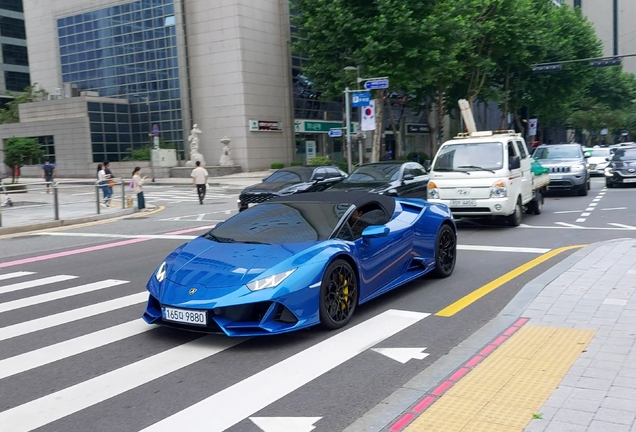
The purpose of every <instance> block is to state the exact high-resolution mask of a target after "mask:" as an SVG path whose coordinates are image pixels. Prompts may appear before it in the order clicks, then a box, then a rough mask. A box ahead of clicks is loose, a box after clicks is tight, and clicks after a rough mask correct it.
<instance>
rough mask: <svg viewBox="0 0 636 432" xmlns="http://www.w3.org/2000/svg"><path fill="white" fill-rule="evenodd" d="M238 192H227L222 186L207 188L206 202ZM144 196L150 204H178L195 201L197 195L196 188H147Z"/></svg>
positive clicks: (232, 196) (196, 201)
mask: <svg viewBox="0 0 636 432" xmlns="http://www.w3.org/2000/svg"><path fill="white" fill-rule="evenodd" d="M237 196H238V194H236V193H232V192H228V191H227V190H225V189H223V188H208V189H207V191H206V194H205V200H206V202H215V201H223V200H228V199H232V198H236V197H237ZM144 198H145V199H146V201H147V202H148V203H152V204H159V205H161V204H179V203H188V202H192V203H197V204H198V202H199V197H198V196H197V192H196V189H192V188H188V189H186V188H168V189H163V190H153V189H148V190H146V191H144Z"/></svg>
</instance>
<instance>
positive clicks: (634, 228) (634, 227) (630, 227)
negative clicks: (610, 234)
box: [608, 223, 636, 230]
mask: <svg viewBox="0 0 636 432" xmlns="http://www.w3.org/2000/svg"><path fill="white" fill-rule="evenodd" d="M608 225H612V226H615V227H618V228H623V229H630V230H636V226H631V225H625V224H619V223H608Z"/></svg>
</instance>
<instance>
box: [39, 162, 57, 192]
mask: <svg viewBox="0 0 636 432" xmlns="http://www.w3.org/2000/svg"><path fill="white" fill-rule="evenodd" d="M54 176H57V171H56V170H55V164H52V163H51V161H50V160H49V159H45V160H44V163H43V164H42V178H43V179H44V181H45V182H46V193H47V194H48V193H51V190H50V187H51V183H53V177H54Z"/></svg>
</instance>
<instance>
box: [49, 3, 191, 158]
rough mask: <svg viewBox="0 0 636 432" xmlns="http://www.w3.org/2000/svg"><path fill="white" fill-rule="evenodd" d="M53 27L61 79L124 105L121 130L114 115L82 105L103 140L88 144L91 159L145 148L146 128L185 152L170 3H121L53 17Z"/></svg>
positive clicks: (112, 112) (173, 21) (177, 64)
mask: <svg viewBox="0 0 636 432" xmlns="http://www.w3.org/2000/svg"><path fill="white" fill-rule="evenodd" d="M57 26H58V29H57V31H58V37H59V45H60V59H61V72H62V80H63V82H64V83H72V84H77V86H78V89H79V90H80V91H85V90H89V91H96V92H98V93H99V95H100V96H103V97H115V98H123V99H127V100H128V102H129V105H127V106H126V105H124V106H126V112H125V113H124V114H125V115H126V116H125V118H126V119H127V121H126V122H125V123H123V126H122V127H120V125H122V122H121V120H122V119H123V118H120V114H121V113H120V111H116V112H115V111H112V110H111V111H107V110H106V109H104V107H100V108H99V109H98V110H93V109H91V107H90V106H89V118H90V122H91V130H97V129H99V130H100V131H103V132H102V134H103V135H104V136H101V137H98V136H97V132H95V134H96V135H95V137H94V138H95V139H93V140H92V141H93V153H94V156H93V158H94V159H95V160H96V161H99V162H101V161H103V160H104V159H106V158H107V159H108V160H112V161H116V160H121V159H123V158H124V157H126V156H127V155H129V152H128V151H127V149H129V148H141V147H144V146H146V145H149V144H150V142H149V138H148V133H149V132H150V131H151V128H152V125H153V124H157V125H159V128H160V131H161V138H162V139H163V140H165V141H169V142H171V143H173V144H175V145H176V147H177V149H180V150H182V149H183V148H184V144H183V138H184V137H183V134H184V132H183V122H182V112H181V92H180V76H179V69H178V67H179V62H178V57H177V37H176V28H175V20H174V5H173V0H163V1H161V0H138V1H135V2H131V3H126V4H120V5H117V6H112V7H108V8H104V9H99V10H94V11H90V12H86V13H83V14H80V15H73V16H69V17H64V18H60V19H58V20H57ZM97 105H98V104H97ZM115 106H116V107H117V109H120V108H119V107H120V106H122V105H120V104H115ZM108 108H110V107H107V109H108ZM98 117H99V119H100V120H99V121H98V120H97V118H98ZM97 123H99V124H100V125H99V126H98V125H97ZM114 126H116V128H115V127H114ZM106 129H108V130H111V131H112V130H116V133H115V134H114V135H113V134H111V133H110V132H107V130H106ZM115 137H116V142H114V141H113V140H114V139H115ZM98 138H99V139H98Z"/></svg>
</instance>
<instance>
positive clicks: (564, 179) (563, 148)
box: [532, 143, 591, 196]
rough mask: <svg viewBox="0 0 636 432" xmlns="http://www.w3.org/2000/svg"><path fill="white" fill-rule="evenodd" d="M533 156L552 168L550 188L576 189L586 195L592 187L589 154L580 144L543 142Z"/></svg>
mask: <svg viewBox="0 0 636 432" xmlns="http://www.w3.org/2000/svg"><path fill="white" fill-rule="evenodd" d="M532 157H533V158H534V159H536V160H537V161H538V162H539V163H540V164H541V165H543V166H544V167H545V168H548V169H549V170H550V173H549V174H550V184H549V185H548V190H549V191H551V190H569V191H576V192H578V194H579V195H581V196H586V195H587V192H588V191H589V190H590V187H591V180H590V173H588V171H587V165H588V164H587V160H586V159H587V155H585V154H584V153H583V147H581V145H580V144H574V143H573V144H570V143H567V144H542V145H540V146H539V147H537V148H536V149H535V150H534V153H533V154H532Z"/></svg>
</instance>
